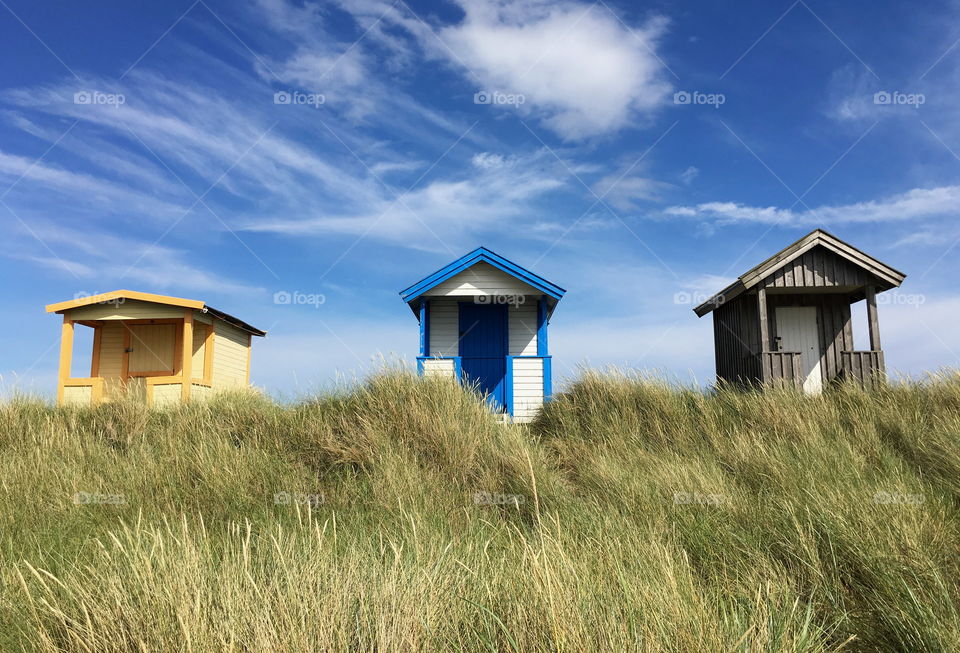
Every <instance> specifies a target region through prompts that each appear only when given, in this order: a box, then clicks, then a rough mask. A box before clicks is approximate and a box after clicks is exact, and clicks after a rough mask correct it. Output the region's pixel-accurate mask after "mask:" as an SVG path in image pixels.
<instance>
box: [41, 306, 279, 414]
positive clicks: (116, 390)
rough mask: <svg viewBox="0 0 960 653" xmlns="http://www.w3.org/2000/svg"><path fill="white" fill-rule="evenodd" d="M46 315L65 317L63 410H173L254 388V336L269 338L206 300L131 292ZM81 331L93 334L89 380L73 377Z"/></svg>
mask: <svg viewBox="0 0 960 653" xmlns="http://www.w3.org/2000/svg"><path fill="white" fill-rule="evenodd" d="M47 312H48V313H59V314H61V315H63V327H62V331H61V340H60V371H59V378H58V381H57V402H58V403H60V404H90V403H97V402H99V401H103V400H111V399H118V398H121V397H132V398H135V399H141V400H143V401H145V402H146V403H148V404H151V405H153V404H168V403H175V402H179V401H187V400H189V399H191V398H202V397H205V396H207V395H209V394H210V393H212V392H214V391H216V390H221V389H228V388H237V387H245V386H248V385H249V383H250V349H251V344H252V340H253V336H264V335H266V331H261V330H260V329H257V328H256V327H253V326H251V325H249V324H247V323H246V322H244V321H242V320H239V319H237V318H235V317H233V316H232V315H228V314H227V313H224V312H223V311H218V310H217V309H215V308H213V307H211V306H207V304H206V303H205V302H203V301H200V300H196V299H182V298H179V297H167V296H165V295H154V294H151V293H145V292H137V291H133V290H114V291H113V292H108V293H103V294H100V295H90V296H86V297H82V298H79V299H74V300H71V301H65V302H59V303H56V304H50V305H48V306H47ZM77 325H81V326H85V327H89V328H91V329H93V351H92V354H91V358H90V376H86V377H74V376H72V375H71V369H70V367H71V361H72V360H73V336H74V329H75V327H76V326H77ZM185 345H186V346H185Z"/></svg>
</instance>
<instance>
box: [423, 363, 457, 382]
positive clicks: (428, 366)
mask: <svg viewBox="0 0 960 653" xmlns="http://www.w3.org/2000/svg"><path fill="white" fill-rule="evenodd" d="M455 370H456V368H455V367H454V364H453V360H452V359H449V358H446V359H444V358H439V359H433V358H428V359H425V360H424V361H423V375H424V376H439V377H447V378H451V379H452V378H453V375H454V371H455Z"/></svg>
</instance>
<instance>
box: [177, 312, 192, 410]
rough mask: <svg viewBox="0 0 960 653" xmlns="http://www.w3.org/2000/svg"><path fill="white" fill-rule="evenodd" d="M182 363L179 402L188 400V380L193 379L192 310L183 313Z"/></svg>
mask: <svg viewBox="0 0 960 653" xmlns="http://www.w3.org/2000/svg"><path fill="white" fill-rule="evenodd" d="M180 349H181V351H182V352H183V363H182V364H181V365H180V375H181V376H182V377H183V382H182V383H181V384H180V400H181V401H187V400H188V399H190V379H191V378H192V377H193V310H192V309H187V310H186V311H184V313H183V346H182V347H181V348H180Z"/></svg>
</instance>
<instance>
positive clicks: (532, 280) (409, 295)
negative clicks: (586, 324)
mask: <svg viewBox="0 0 960 653" xmlns="http://www.w3.org/2000/svg"><path fill="white" fill-rule="evenodd" d="M480 262H485V263H489V264H490V265H492V266H493V267H495V268H497V269H498V270H502V271H503V272H505V273H507V274H509V275H511V276H513V277H515V278H517V279H520V280H521V281H523V282H524V283H526V284H528V285H530V286H533V287H534V288H536V289H537V290H539V291H540V292H542V293H543V294H544V295H546V296H547V297H551V298H553V299H554V300H555V301H560V298H561V297H563V295H564V293H566V292H567V291H566V290H564V289H563V288H561V287H560V286H558V285H556V284H554V283H551V282H549V281H547V280H546V279H544V278H543V277H541V276H539V275H536V274H534V273H533V272H531V271H530V270H527V269H526V268H522V267H520V266H519V265H517V264H516V263H513V262H512V261H509V260H507V259H505V258H504V257H502V256H500V255H499V254H497V253H496V252H493V251H491V250H489V249H487V248H486V247H478V248H476V249H475V250H473V251H472V252H470V253H468V254H465V255H463V256H461V257H460V258H458V259H457V260H456V261H453V262H452V263H449V264H448V265H445V266H443V267H442V268H440V269H439V270H437V271H436V272H434V273H433V274H431V275H430V276H428V277H425V278H424V279H421V280H420V281H418V282H417V283H415V284H413V285H412V286H410V287H409V288H406V289H404V290H401V291H400V297H401V298H402V299H403V301H405V302H407V303H408V304H409V303H411V302H412V301H414V300H415V299H417V298H418V297H420V295H422V294H424V293H425V292H427V291H429V290H430V289H431V288H434V287H435V286H438V285H439V284H441V283H443V282H444V281H446V280H447V279H449V278H451V277H453V276H455V275H457V274H460V273H461V272H463V271H464V270H466V269H467V268H470V267H472V266H474V265H476V264H477V263H480Z"/></svg>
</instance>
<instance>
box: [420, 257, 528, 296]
mask: <svg viewBox="0 0 960 653" xmlns="http://www.w3.org/2000/svg"><path fill="white" fill-rule="evenodd" d="M539 294H540V291H538V290H537V289H536V288H534V287H533V286H531V285H529V284H526V283H524V282H522V281H520V280H519V279H517V278H516V277H514V276H512V275H509V274H507V273H506V272H503V271H502V270H499V269H497V268H495V267H493V266H492V265H490V264H489V263H487V262H485V261H481V262H479V263H477V264H475V265H472V266H471V267H469V268H467V269H466V270H464V271H463V272H461V273H459V274H457V275H454V276H453V277H451V278H449V279H447V280H446V281H444V282H443V283H441V284H438V285H436V286H434V287H433V288H431V289H430V290H428V291H427V292H425V293H424V295H425V296H428V297H433V296H438V295H439V296H448V297H453V296H461V297H463V296H467V297H469V296H471V295H539Z"/></svg>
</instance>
